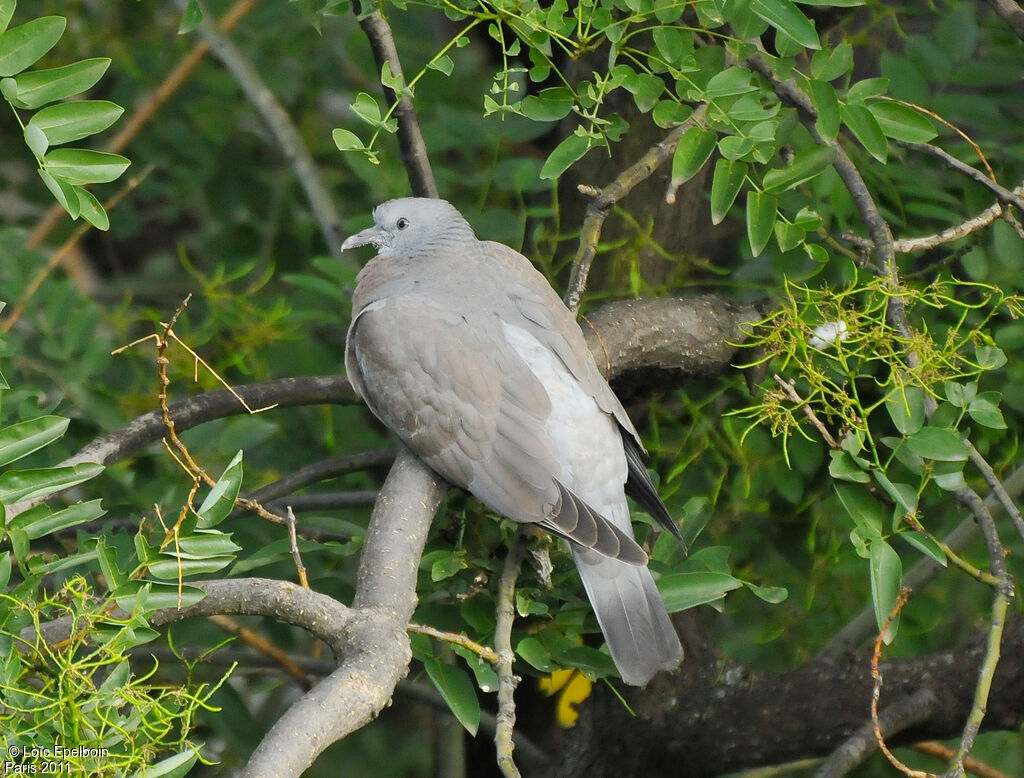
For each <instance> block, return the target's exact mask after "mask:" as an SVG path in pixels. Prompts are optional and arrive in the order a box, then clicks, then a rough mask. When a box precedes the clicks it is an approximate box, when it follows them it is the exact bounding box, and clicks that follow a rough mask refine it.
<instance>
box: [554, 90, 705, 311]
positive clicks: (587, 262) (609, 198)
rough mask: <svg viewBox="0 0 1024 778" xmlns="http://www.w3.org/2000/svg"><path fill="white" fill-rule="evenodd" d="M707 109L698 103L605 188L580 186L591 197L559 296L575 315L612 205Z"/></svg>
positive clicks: (665, 156) (654, 166)
mask: <svg viewBox="0 0 1024 778" xmlns="http://www.w3.org/2000/svg"><path fill="white" fill-rule="evenodd" d="M706 112H707V105H706V104H705V103H701V104H700V105H698V106H697V107H696V108H695V109H694V111H693V114H692V115H691V116H690V117H689V118H688V119H687V120H686V121H685V122H683V123H682V124H680V125H678V126H676V127H673V128H672V129H671V130H670V131H669V133H668V134H667V135H666V136H665V137H664V138H663V139H662V140H661V141H660V142H658V143H656V144H654V145H653V146H652V147H651V148H649V149H648V150H647V152H646V153H645V154H644V155H643V156H642V157H640V159H639V160H638V161H637V162H635V163H634V164H633V165H630V166H629V167H628V168H626V169H625V170H623V171H622V172H621V173H619V175H618V176H616V177H615V180H614V181H612V182H611V183H610V184H608V185H607V186H605V187H604V188H602V189H597V188H595V187H589V186H581V187H580V191H581V192H582V193H583V194H585V195H587V196H588V197H590V198H591V199H590V202H589V203H588V204H587V212H586V216H585V217H584V219H583V226H582V227H581V228H580V245H579V248H578V249H577V251H576V258H575V259H574V260H573V263H572V275H571V277H570V278H569V287H568V289H567V290H566V292H565V296H564V297H563V298H562V299H563V302H564V303H565V305H566V307H567V308H568V309H569V310H570V311H572V312H573V313H574V314H575V313H576V312H577V311H579V308H580V302H581V301H582V299H583V292H584V290H585V289H586V288H587V277H588V276H589V275H590V266H591V265H592V264H593V263H594V257H596V256H597V244H598V241H599V240H600V239H601V228H602V227H603V226H604V220H605V219H606V218H607V217H608V214H609V212H610V211H611V209H612V207H613V206H614V205H615V204H616V203H617V202H619V200H621V199H622V198H623V197H625V196H626V195H628V194H629V193H630V191H632V189H633V187H635V186H636V185H637V184H639V183H640V182H641V181H644V180H645V179H647V178H649V177H650V175H651V174H652V173H653V172H654V171H655V170H657V169H658V168H659V167H661V166H662V165H663V164H664V163H665V162H667V161H668V160H669V159H671V158H672V155H673V154H674V153H675V150H676V146H678V145H679V140H680V138H682V137H683V135H684V134H685V133H686V131H687V130H688V129H690V127H693V126H694V125H695V124H699V123H700V122H702V121H703V120H704V115H705V113H706Z"/></svg>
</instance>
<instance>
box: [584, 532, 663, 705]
mask: <svg viewBox="0 0 1024 778" xmlns="http://www.w3.org/2000/svg"><path fill="white" fill-rule="evenodd" d="M572 555H573V559H574V560H575V561H576V569H577V570H578V571H579V574H580V578H582V579H583V586H584V588H585V589H586V590H587V597H589V599H590V604H591V606H592V607H593V609H594V613H595V614H597V623H598V624H599V625H600V626H601V632H603V633H604V639H605V641H606V642H607V643H608V648H609V649H610V650H611V653H612V659H613V660H614V661H615V666H616V667H617V668H618V670H619V674H620V675H621V676H622V680H623V681H625V682H626V683H628V684H630V685H632V686H646V685H647V682H648V681H650V680H651V678H652V677H653V676H654V674H655V673H657V672H659V671H661V670H674V669H675V668H676V667H678V666H679V663H680V662H681V661H682V659H683V647H682V645H681V644H680V642H679V636H678V635H677V634H676V631H675V628H674V627H673V626H672V621H671V620H670V619H669V616H668V611H666V610H665V605H664V603H663V602H662V600H661V595H660V594H659V593H658V587H657V586H656V585H655V583H654V577H653V576H652V575H651V571H650V570H648V569H647V568H646V567H640V566H637V565H630V564H627V563H625V562H621V561H619V560H618V559H611V558H609V557H603V556H601V555H600V554H597V553H596V552H594V551H591V550H590V549H585V548H580V547H579V546H575V545H573V546H572Z"/></svg>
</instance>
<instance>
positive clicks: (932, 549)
mask: <svg viewBox="0 0 1024 778" xmlns="http://www.w3.org/2000/svg"><path fill="white" fill-rule="evenodd" d="M897 537H901V538H903V539H904V540H905V541H907V542H908V543H909V544H910V545H912V546H913V547H914V548H916V549H917V550H918V551H920V552H921V553H922V554H924V555H925V556H927V557H930V558H931V559H934V560H935V561H936V562H938V563H939V564H940V565H942V566H943V567H946V565H947V564H949V562H948V560H947V559H946V552H945V551H943V550H942V547H941V546H940V545H939V544H938V543H936V542H935V538H933V537H932V536H931V535H929V534H927V533H926V532H918V531H917V530H908V531H906V532H901V533H899V535H898V536H897Z"/></svg>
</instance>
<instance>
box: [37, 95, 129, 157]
mask: <svg viewBox="0 0 1024 778" xmlns="http://www.w3.org/2000/svg"><path fill="white" fill-rule="evenodd" d="M123 113H124V108H122V107H121V106H119V105H117V104H116V103H112V102H110V101H109V100H81V101H78V102H73V103H58V104H57V105H51V106H48V107H46V108H43V109H41V110H40V111H38V112H37V113H36V114H35V115H34V116H33V117H32V118H31V120H29V123H28V126H29V127H38V128H39V129H40V130H42V131H43V134H44V135H46V139H47V140H48V141H49V142H50V145H51V146H59V145H60V144H62V143H70V142H71V141H75V140H80V139H82V138H86V137H88V136H90V135H95V134H96V133H97V132H102V131H103V130H105V129H107V127H109V126H110V125H111V124H113V123H114V122H116V121H117V120H118V119H119V118H120V116H121V114H123Z"/></svg>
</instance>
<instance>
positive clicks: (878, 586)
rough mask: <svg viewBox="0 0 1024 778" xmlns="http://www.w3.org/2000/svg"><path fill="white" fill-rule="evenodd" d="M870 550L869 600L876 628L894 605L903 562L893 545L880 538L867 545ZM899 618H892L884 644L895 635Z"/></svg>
mask: <svg viewBox="0 0 1024 778" xmlns="http://www.w3.org/2000/svg"><path fill="white" fill-rule="evenodd" d="M869 550H870V552H871V602H872V603H873V604H874V606H875V621H876V622H877V624H878V629H879V630H881V629H882V628H883V627H884V626H885V622H886V620H888V618H889V614H891V613H892V610H893V608H894V607H896V599H897V598H898V597H899V594H900V584H901V582H902V580H903V563H902V562H901V561H900V555H899V554H897V553H896V552H895V551H894V550H893V547H892V546H890V545H889V544H888V543H886V542H885V541H884V540H882V539H881V538H875V539H874V540H872V541H871V545H870V546H869ZM898 625H899V620H898V618H897V619H893V622H892V624H890V625H889V631H888V632H887V633H886V634H885V636H884V640H885V643H886V645H888V644H889V643H891V642H892V640H893V638H895V637H896V628H897V626H898Z"/></svg>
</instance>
